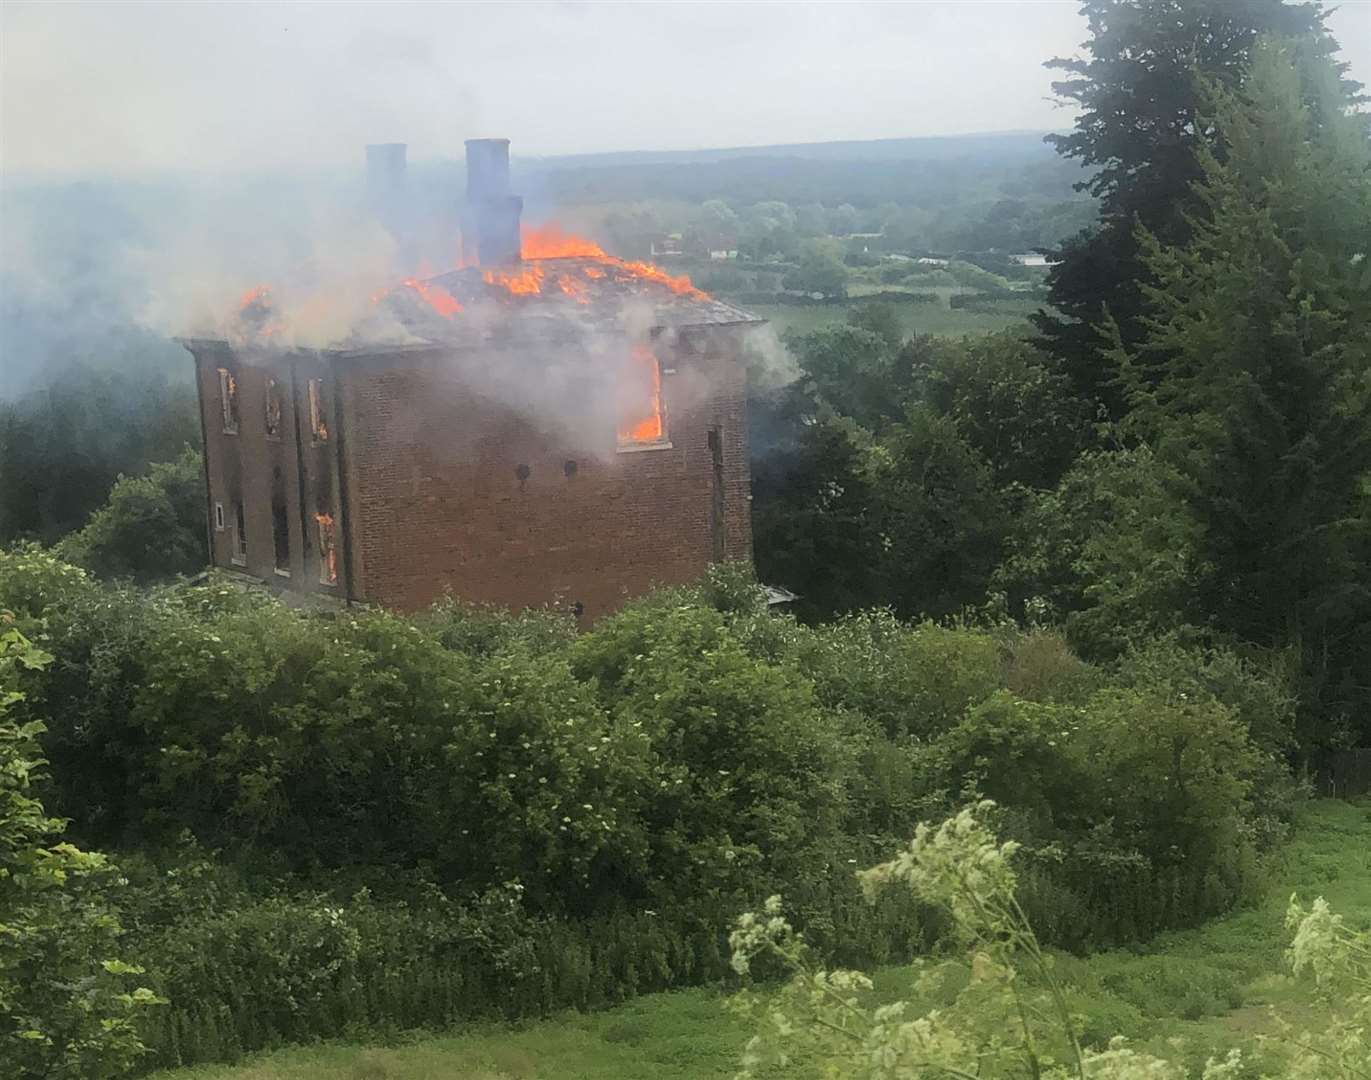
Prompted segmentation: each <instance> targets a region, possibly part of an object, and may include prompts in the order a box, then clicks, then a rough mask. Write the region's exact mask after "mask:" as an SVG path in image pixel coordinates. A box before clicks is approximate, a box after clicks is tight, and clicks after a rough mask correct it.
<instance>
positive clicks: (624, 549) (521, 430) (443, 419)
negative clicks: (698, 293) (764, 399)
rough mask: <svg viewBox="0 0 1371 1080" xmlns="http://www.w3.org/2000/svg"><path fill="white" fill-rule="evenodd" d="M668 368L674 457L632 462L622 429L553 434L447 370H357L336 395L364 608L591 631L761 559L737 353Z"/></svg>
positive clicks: (676, 356)
mask: <svg viewBox="0 0 1371 1080" xmlns="http://www.w3.org/2000/svg"><path fill="white" fill-rule="evenodd" d="M659 353H660V350H659ZM491 362H499V358H498V357H497V356H492V357H491ZM664 367H665V368H666V372H667V373H666V374H664V377H663V383H662V395H663V400H664V403H665V406H666V414H667V437H668V439H669V440H670V443H671V445H670V447H669V448H652V449H642V450H634V451H631V452H619V451H616V448H615V432H614V430H613V425H612V424H606V425H603V429H602V430H600V429H596V430H589V431H587V430H584V429H583V430H579V431H577V432H576V433H575V434H570V433H567V434H553V433H549V428H556V426H557V425H549V424H546V423H539V422H537V421H530V420H529V419H526V418H524V417H522V416H520V415H519V414H517V413H516V412H515V411H513V410H512V409H510V408H509V407H507V406H506V405H502V404H501V403H499V402H498V401H495V400H491V399H490V398H489V397H487V396H482V395H481V394H479V393H476V392H474V391H473V389H472V387H471V385H470V384H469V383H468V382H464V380H463V379H462V378H461V377H460V375H459V374H458V373H457V371H458V367H457V365H454V364H452V363H447V362H444V360H443V358H441V357H438V358H430V359H429V360H427V361H424V362H421V361H419V360H418V359H414V360H412V361H409V362H400V363H397V362H395V361H394V360H391V361H389V362H387V363H385V364H377V365H370V366H369V365H367V364H366V363H365V362H360V363H357V364H355V365H354V366H352V367H351V368H350V370H349V371H348V373H347V374H345V375H343V376H341V377H340V381H341V382H342V384H343V387H342V393H343V395H344V410H343V411H344V414H345V424H346V431H345V438H346V440H347V442H346V447H347V448H346V452H345V457H346V469H347V473H348V488H349V499H350V501H351V502H352V503H353V506H352V511H353V517H352V520H353V523H354V530H353V536H352V541H353V547H354V562H355V569H356V579H355V588H356V591H357V593H358V594H359V595H360V596H363V597H365V598H366V599H368V600H372V601H375V602H378V603H381V604H384V605H386V606H390V607H396V608H400V609H414V608H419V607H422V606H425V605H427V604H429V603H431V602H432V601H433V600H434V599H436V598H438V597H439V596H441V595H442V594H443V592H444V590H445V589H449V588H450V589H451V591H452V592H453V593H454V594H455V595H457V596H460V597H463V598H466V599H471V600H476V601H486V602H492V603H498V604H502V605H506V606H509V607H516V608H517V607H524V606H542V605H548V604H563V605H565V606H567V607H572V606H573V605H577V604H579V605H580V606H581V609H582V611H583V618H584V621H586V622H589V621H591V620H593V619H595V618H596V617H598V616H600V615H603V614H605V613H607V612H610V611H613V610H614V609H615V608H617V607H618V606H620V605H621V604H622V603H623V602H624V600H626V599H627V598H629V597H632V596H635V595H638V594H641V593H643V592H646V591H647V590H649V589H651V588H652V587H654V586H656V585H663V584H679V583H684V582H689V581H693V580H695V579H697V578H698V577H699V576H700V575H701V574H702V573H703V572H704V570H705V568H706V566H707V565H708V564H709V562H710V561H711V560H712V558H713V557H714V555H715V554H716V552H717V551H718V550H719V549H720V548H722V552H723V554H724V557H725V558H729V559H748V558H750V557H751V545H752V537H751V512H750V505H749V500H750V474H749V469H748V457H747V422H746V421H747V413H746V407H747V406H746V383H745V375H744V372H743V369H742V366H741V364H740V363H739V362H738V360H737V359H736V344H735V343H734V342H733V341H732V339H731V338H729V337H727V336H724V335H715V336H712V337H711V336H700V337H697V338H694V339H690V340H688V341H687V342H685V343H682V344H680V345H678V346H676V348H675V350H674V351H673V352H671V353H670V354H668V357H665V358H664ZM711 428H713V429H717V430H718V432H719V445H720V448H721V451H722V461H721V463H720V465H719V466H718V467H716V463H715V452H714V450H713V449H712V448H711V443H710V430H711ZM716 485H719V488H718V489H717V490H718V491H719V492H720V494H717V495H716ZM716 519H717V520H716Z"/></svg>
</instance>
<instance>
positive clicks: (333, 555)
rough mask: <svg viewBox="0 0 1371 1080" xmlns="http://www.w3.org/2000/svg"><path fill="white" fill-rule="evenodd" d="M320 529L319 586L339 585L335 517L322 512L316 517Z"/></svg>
mask: <svg viewBox="0 0 1371 1080" xmlns="http://www.w3.org/2000/svg"><path fill="white" fill-rule="evenodd" d="M314 521H315V524H316V525H317V526H318V528H319V584H321V585H337V584H338V537H337V529H336V528H335V527H334V524H333V515H332V514H329V513H325V512H323V511H320V512H319V513H317V514H315V515H314Z"/></svg>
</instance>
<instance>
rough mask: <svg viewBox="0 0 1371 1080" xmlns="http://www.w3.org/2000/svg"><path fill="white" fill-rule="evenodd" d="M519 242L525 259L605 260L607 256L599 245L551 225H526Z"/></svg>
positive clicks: (522, 229) (520, 233)
mask: <svg viewBox="0 0 1371 1080" xmlns="http://www.w3.org/2000/svg"><path fill="white" fill-rule="evenodd" d="M519 241H520V244H521V245H522V247H523V253H524V258H525V259H603V258H606V257H607V256H606V255H605V253H604V250H603V249H602V248H601V247H600V245H599V244H597V243H595V241H593V240H587V239H586V238H585V237H583V236H572V235H571V234H570V233H564V232H562V230H561V228H559V227H558V226H556V225H553V224H551V223H549V224H547V225H525V226H523V228H521V229H520V230H519Z"/></svg>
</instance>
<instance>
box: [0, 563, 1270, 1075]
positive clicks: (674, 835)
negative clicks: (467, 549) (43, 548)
mask: <svg viewBox="0 0 1371 1080" xmlns="http://www.w3.org/2000/svg"><path fill="white" fill-rule="evenodd" d="M3 606H8V607H10V608H12V609H13V610H14V615H13V618H14V620H15V625H16V627H17V628H21V629H28V630H32V631H33V632H34V633H36V634H42V635H44V637H43V643H44V645H45V646H46V647H47V648H48V649H49V650H50V651H51V652H52V653H53V660H52V662H51V663H49V664H47V665H46V666H45V667H43V668H42V669H41V670H26V671H18V672H15V673H14V680H15V685H16V686H17V687H18V688H19V689H22V690H23V691H26V692H27V693H28V695H29V698H28V700H26V701H17V702H14V703H12V705H11V708H12V709H13V710H14V715H15V716H16V717H17V718H19V719H20V720H21V721H26V720H31V719H41V718H42V717H44V716H50V717H52V718H53V724H52V728H51V730H49V731H47V732H45V733H44V742H45V744H46V748H47V750H48V754H49V756H50V757H51V759H52V760H53V762H54V765H55V768H56V775H55V776H54V777H53V778H52V780H51V781H48V790H49V791H50V792H51V794H52V804H53V805H54V806H57V807H60V808H61V810H62V812H63V813H68V814H70V815H71V816H72V818H73V823H72V830H73V833H74V834H75V835H77V836H81V837H96V838H99V839H100V840H101V842H102V843H105V842H108V843H109V844H118V845H119V846H121V847H125V848H129V849H135V850H133V851H130V853H129V855H128V857H127V858H125V859H123V861H124V862H125V863H126V865H127V868H128V869H127V873H128V876H129V878H130V879H131V881H132V886H131V888H130V889H129V890H127V891H126V893H125V899H124V900H123V901H122V904H121V906H122V918H123V920H124V923H125V924H126V925H127V926H129V927H130V928H131V933H132V934H133V939H132V945H131V947H132V948H133V950H134V951H133V952H132V954H131V955H136V956H138V957H139V958H140V961H141V962H143V963H144V964H145V966H146V967H147V968H148V980H149V987H150V989H152V990H155V991H157V992H159V993H162V994H165V995H166V996H167V997H169V998H170V999H171V1001H172V1006H171V1007H170V1008H169V1009H167V1010H165V1011H163V1012H162V1013H160V1014H154V1015H153V1016H152V1017H151V1018H149V1019H148V1021H147V1023H148V1024H149V1025H150V1026H149V1027H148V1028H147V1029H146V1031H145V1038H146V1040H147V1041H149V1043H150V1045H155V1046H156V1047H157V1052H158V1054H159V1059H160V1060H163V1061H167V1062H175V1061H194V1060H208V1059H212V1058H218V1057H224V1056H234V1055H236V1054H238V1053H240V1052H243V1051H246V1050H248V1049H253V1048H257V1047H261V1046H268V1045H273V1044H275V1043H278V1042H282V1041H290V1040H297V1039H303V1038H309V1037H315V1036H325V1035H328V1036H332V1035H340V1034H346V1033H348V1032H350V1031H354V1030H355V1031H364V1030H365V1031H371V1030H374V1031H385V1030H390V1029H394V1028H399V1027H412V1026H415V1025H432V1026H440V1025H442V1024H447V1023H451V1022H453V1021H454V1020H458V1019H465V1018H472V1017H477V1016H501V1017H514V1016H523V1015H536V1014H538V1013H541V1012H544V1011H547V1010H551V1009H557V1008H565V1007H583V1006H594V1005H599V1004H604V1003H608V1002H610V1001H614V1000H618V999H619V998H620V997H622V996H624V995H626V994H629V993H632V992H635V991H637V990H644V989H653V988H661V987H665V986H671V985H682V984H684V983H688V982H699V981H701V980H704V979H711V978H715V977H717V976H718V975H719V974H720V972H721V971H722V959H721V957H722V944H721V937H720V931H719V927H720V926H721V925H722V923H723V920H724V919H725V918H726V915H727V912H728V911H729V910H734V909H736V908H737V907H739V906H746V905H749V904H753V903H756V902H759V901H760V899H761V897H762V896H764V895H765V893H766V892H769V891H775V890H783V891H784V892H785V893H786V894H787V896H789V897H790V898H791V902H792V904H793V905H794V907H795V909H796V910H797V912H798V916H799V919H800V922H801V925H802V926H803V927H804V929H805V932H806V933H807V934H808V935H809V938H810V940H811V941H812V942H813V943H814V945H815V947H816V948H818V949H819V950H820V951H821V952H822V953H823V954H824V955H826V956H830V957H832V958H834V959H836V960H840V961H841V962H843V963H854V964H855V963H876V962H881V963H884V962H891V961H895V960H900V959H903V958H905V957H907V956H908V955H909V954H910V952H911V951H912V950H915V949H925V950H926V949H929V948H932V947H934V946H935V945H936V944H937V943H938V942H939V940H940V936H941V935H942V934H943V933H944V932H945V931H946V928H947V923H946V920H945V919H944V918H942V917H941V916H937V915H935V914H932V913H931V912H930V910H929V908H928V907H927V906H925V905H921V904H920V903H918V902H916V901H914V900H912V899H910V898H908V897H905V898H904V899H903V900H901V899H898V898H895V897H890V898H886V899H885V900H883V901H882V903H881V904H880V905H878V906H877V907H875V908H870V907H867V906H866V905H863V904H860V903H858V902H857V898H856V894H855V888H856V886H855V883H854V882H853V880H852V878H851V876H850V874H849V873H848V872H847V866H848V860H849V859H851V858H854V857H855V858H859V859H876V858H879V857H881V855H882V854H883V853H885V852H887V851H888V849H889V845H891V844H892V843H894V842H895V841H896V839H897V838H899V837H901V836H903V835H907V834H908V831H909V830H910V828H911V827H912V825H913V823H914V822H915V821H917V820H919V819H921V818H926V817H929V816H935V815H937V814H941V813H944V812H947V811H948V810H950V809H952V808H954V807H955V806H956V805H957V804H958V803H959V802H960V801H962V799H963V797H964V795H965V794H967V793H970V792H978V793H988V794H992V795H994V796H995V797H997V798H998V799H999V800H1000V801H1001V804H1002V809H1001V810H1000V811H999V812H998V813H999V821H1000V824H1001V826H1002V827H1003V828H1004V830H1005V831H1006V832H1007V833H1008V834H1009V835H1011V836H1013V838H1014V839H1015V840H1016V841H1017V842H1019V843H1021V844H1022V845H1023V849H1024V850H1023V860H1022V870H1021V874H1020V880H1021V891H1022V903H1023V907H1024V909H1025V910H1026V911H1027V912H1029V913H1030V914H1031V915H1032V917H1033V918H1035V919H1037V920H1039V921H1040V923H1041V926H1042V928H1043V932H1044V933H1045V935H1046V936H1047V937H1048V938H1049V939H1050V940H1052V941H1054V942H1056V943H1059V944H1063V945H1066V946H1069V947H1072V948H1086V947H1089V946H1093V945H1099V944H1101V943H1107V942H1118V941H1128V940H1135V939H1137V938H1140V937H1145V936H1147V935H1149V934H1151V933H1154V932H1156V931H1157V930H1159V929H1162V928H1164V927H1168V926H1178V925H1185V924H1187V923H1190V922H1193V921H1194V920H1196V919H1197V918H1200V917H1203V916H1204V915H1207V914H1211V913H1215V912H1218V911H1221V910H1223V909H1224V908H1226V907H1228V906H1230V905H1232V904H1233V903H1234V902H1236V901H1238V900H1240V899H1241V898H1242V897H1243V896H1245V895H1246V891H1247V890H1248V889H1249V888H1250V886H1251V884H1252V882H1253V881H1254V879H1255V868H1256V855H1257V852H1258V850H1259V849H1260V848H1262V847H1263V846H1266V845H1269V844H1270V843H1271V842H1272V841H1273V840H1274V839H1276V838H1278V836H1279V834H1280V829H1281V825H1282V822H1283V820H1284V818H1285V817H1288V814H1289V809H1290V804H1291V802H1292V800H1293V798H1294V796H1295V794H1296V792H1295V790H1294V788H1293V785H1291V784H1290V783H1289V782H1288V780H1286V781H1285V782H1284V783H1282V782H1281V778H1282V777H1284V776H1286V775H1287V774H1286V773H1285V772H1284V771H1283V769H1281V767H1280V765H1279V762H1278V760H1277V757H1276V753H1277V752H1278V748H1279V747H1280V746H1281V745H1283V741H1282V740H1283V738H1284V735H1283V732H1286V731H1288V726H1289V713H1290V702H1289V695H1288V691H1287V690H1286V688H1285V687H1284V685H1283V684H1282V683H1281V682H1280V681H1279V680H1273V679H1272V678H1271V677H1270V676H1269V675H1267V674H1266V673H1265V672H1264V671H1263V670H1261V669H1260V668H1258V667H1257V666H1255V665H1253V664H1252V663H1250V662H1248V661H1245V660H1243V659H1241V658H1239V657H1237V656H1235V655H1233V654H1232V653H1228V652H1225V651H1223V650H1220V649H1207V650H1199V649H1196V648H1194V647H1192V646H1190V645H1188V644H1186V642H1185V641H1184V640H1182V639H1168V640H1163V641H1160V642H1154V643H1149V644H1144V645H1139V646H1138V647H1136V648H1134V649H1132V650H1128V649H1125V650H1124V651H1123V653H1122V655H1121V656H1120V658H1119V659H1117V661H1115V662H1114V663H1113V664H1112V665H1111V666H1109V667H1106V668H1102V667H1096V666H1091V665H1089V664H1086V663H1084V662H1083V661H1081V660H1080V659H1078V658H1077V657H1076V656H1075V655H1074V654H1073V653H1072V652H1071V650H1070V649H1069V647H1068V646H1067V644H1066V642H1065V640H1064V639H1063V638H1062V637H1060V636H1058V635H1056V634H1054V633H1053V632H1051V631H1047V630H1041V629H1040V630H1032V631H1020V630H1017V629H1014V628H1005V627H998V628H996V629H994V630H986V629H981V628H977V627H975V626H973V625H969V624H967V623H964V622H954V623H945V624H938V623H932V622H922V623H916V624H910V623H905V622H901V621H900V620H898V619H897V618H896V617H895V616H894V615H893V614H891V613H890V612H888V611H867V612H860V613H857V614H853V615H850V616H848V617H845V618H842V619H839V620H837V621H836V622H832V623H828V624H821V625H817V626H813V627H810V626H805V625H802V624H801V623H799V622H797V621H796V620H795V619H793V618H790V617H786V616H773V615H769V614H767V612H766V607H765V601H764V597H763V596H762V594H761V593H760V590H759V589H758V588H757V585H756V582H755V580H754V579H753V578H752V576H751V574H750V572H749V571H748V569H747V568H746V567H742V566H723V567H716V568H714V569H713V570H712V571H711V572H710V573H709V575H708V576H707V578H706V580H705V581H703V582H702V583H701V584H699V585H698V586H695V587H692V588H678V589H672V590H667V591H663V592H659V593H656V594H654V595H651V596H649V597H645V598H643V599H641V600H638V601H636V602H634V603H632V604H630V605H628V606H627V607H626V608H625V609H624V610H622V611H621V612H619V613H618V614H616V615H614V616H612V617H610V618H607V619H605V620H603V621H602V622H601V623H600V624H598V625H597V626H596V628H595V629H594V630H592V631H590V632H587V633H584V634H581V635H579V636H576V635H575V634H574V633H573V632H572V629H571V625H570V623H569V621H567V620H566V619H564V618H563V617H561V616H558V615H544V614H524V615H521V616H509V615H505V614H502V613H499V612H496V611H493V610H490V609H486V608H477V607H470V606H466V605H462V604H458V603H456V602H453V601H444V602H442V603H440V604H438V605H436V606H435V607H434V608H432V609H431V610H429V611H427V612H423V613H420V614H418V615H416V616H414V617H412V618H404V617H401V616H398V615H394V614H389V613H385V612H348V613H333V614H329V615H320V614H306V613H303V612H300V611H294V610H291V609H288V608H286V607H284V606H283V605H281V604H279V603H278V602H276V601H275V600H272V599H269V598H265V597H263V596H261V595H258V594H254V593H251V592H245V591H243V590H242V589H240V588H239V587H237V586H233V585H230V584H228V583H227V582H224V581H220V580H217V579H213V578H211V579H210V580H209V581H208V582H207V583H206V584H202V585H187V584H180V585H175V586H168V587H161V588H157V589H154V590H144V591H139V590H135V589H133V588H131V587H129V586H110V585H105V584H102V583H100V582H98V581H95V580H94V579H92V578H91V577H90V576H89V575H88V574H86V573H84V572H82V571H79V570H75V569H73V568H71V567H67V566H64V565H63V564H61V563H60V562H58V561H57V560H56V559H54V558H53V557H52V556H51V555H48V554H44V553H42V552H39V551H37V550H35V549H32V548H24V549H20V550H18V551H15V552H9V553H5V552H0V607H3ZM1258 743H1260V745H1258ZM214 849H218V850H217V852H216V853H215V854H213V855H206V854H205V852H206V851H213V850H214ZM136 852H143V853H144V854H142V855H141V856H140V855H138V854H136ZM245 882H251V883H252V884H251V886H250V887H249V886H248V885H246V884H245ZM1197 1007H1198V1006H1197Z"/></svg>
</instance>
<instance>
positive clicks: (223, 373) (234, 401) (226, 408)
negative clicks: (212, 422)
mask: <svg viewBox="0 0 1371 1080" xmlns="http://www.w3.org/2000/svg"><path fill="white" fill-rule="evenodd" d="M218 372H219V417H220V420H221V421H222V424H223V429H224V434H225V435H237V434H238V431H239V429H240V428H241V427H242V421H243V418H242V414H241V413H240V412H239V411H238V374H237V372H235V371H234V370H233V369H232V368H226V367H221V368H219V369H218Z"/></svg>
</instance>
